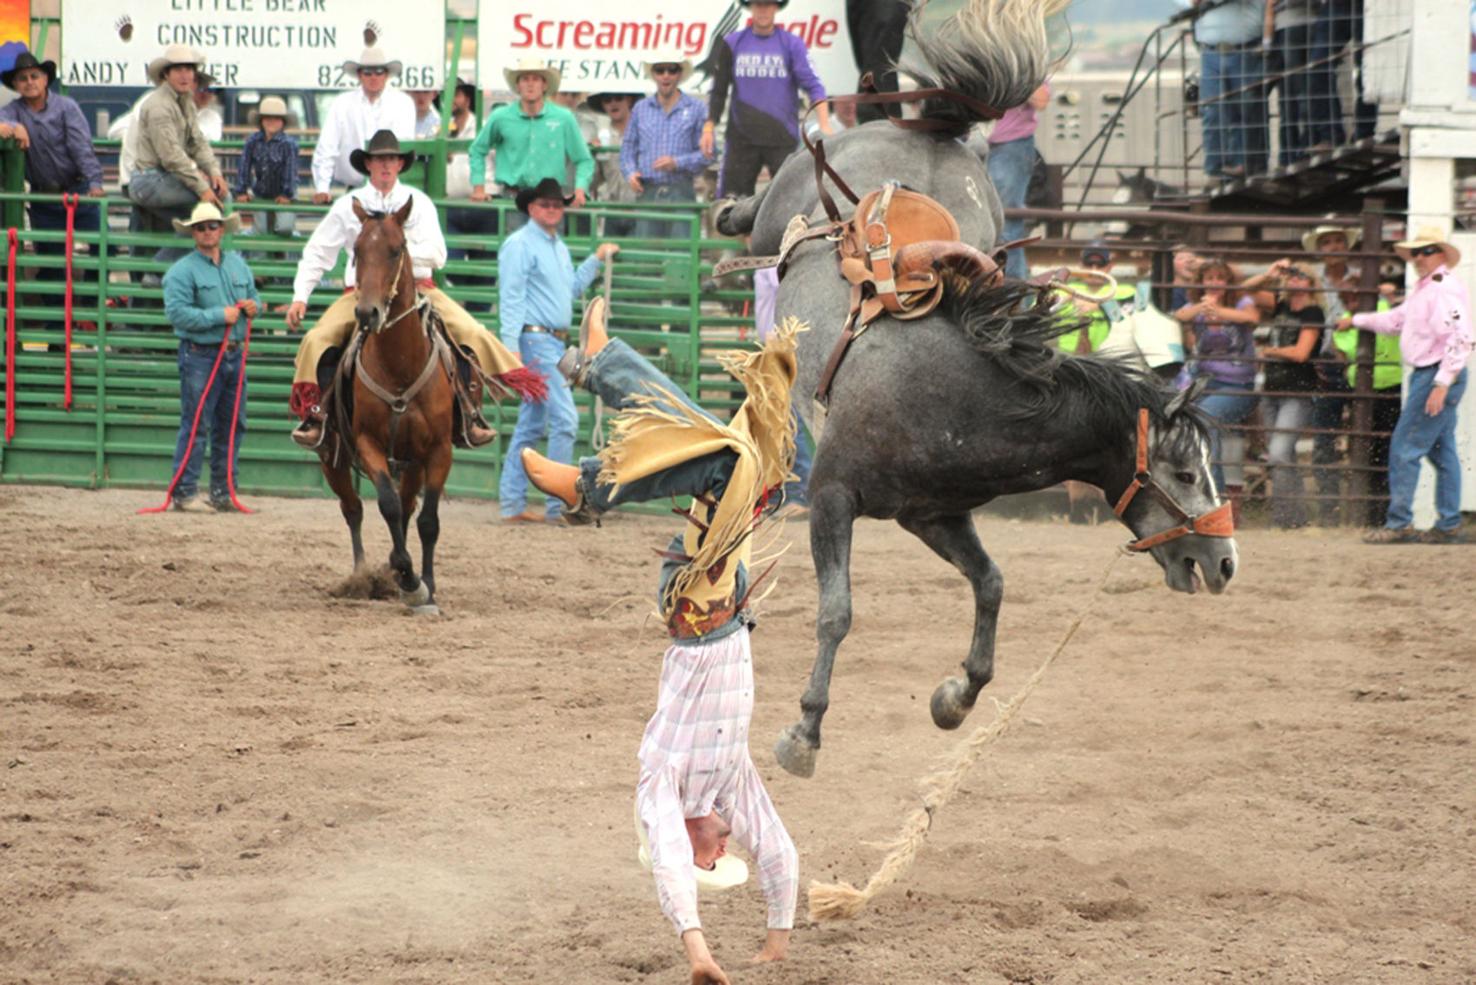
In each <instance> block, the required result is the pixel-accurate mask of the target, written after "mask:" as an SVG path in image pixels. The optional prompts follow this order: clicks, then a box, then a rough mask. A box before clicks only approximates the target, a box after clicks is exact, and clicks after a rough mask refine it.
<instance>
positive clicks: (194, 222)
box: [173, 202, 241, 234]
mask: <svg viewBox="0 0 1476 985" xmlns="http://www.w3.org/2000/svg"><path fill="white" fill-rule="evenodd" d="M173 221H174V231H175V232H177V233H186V234H192V233H194V231H195V227H196V226H198V225H199V224H200V223H202V222H219V223H221V224H222V225H224V226H225V231H226V232H227V233H228V234H229V233H238V232H240V231H241V217H240V216H238V215H235V214H234V213H233V214H231V215H227V216H222V215H221V214H220V208H219V207H218V206H216V205H215V204H213V203H211V202H197V203H196V204H195V211H193V212H191V213H190V217H189V218H188V219H187V220H185V221H184V222H180V221H179V220H178V219H175V220H173Z"/></svg>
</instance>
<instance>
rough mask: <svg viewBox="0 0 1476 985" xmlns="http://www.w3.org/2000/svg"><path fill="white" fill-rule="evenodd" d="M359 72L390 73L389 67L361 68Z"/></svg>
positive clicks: (365, 73) (361, 73)
mask: <svg viewBox="0 0 1476 985" xmlns="http://www.w3.org/2000/svg"><path fill="white" fill-rule="evenodd" d="M359 74H360V75H388V74H389V69H387V68H361V69H359Z"/></svg>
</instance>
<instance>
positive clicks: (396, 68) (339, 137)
mask: <svg viewBox="0 0 1476 985" xmlns="http://www.w3.org/2000/svg"><path fill="white" fill-rule="evenodd" d="M403 68H404V66H403V65H402V64H401V63H400V62H399V61H398V60H391V59H390V58H389V56H387V55H386V54H385V53H384V50H383V49H381V48H377V47H375V48H365V49H364V52H363V54H361V55H360V56H359V60H358V61H352V60H350V61H346V62H344V63H343V70H344V72H346V73H347V74H349V75H352V76H354V77H356V78H357V79H358V80H359V87H358V88H357V89H351V90H350V91H348V92H345V93H343V94H342V95H341V96H339V97H338V98H337V99H335V100H333V105H332V106H330V107H328V118H327V119H326V120H324V121H323V129H322V132H321V133H319V134H318V145H317V147H316V148H314V150H313V203H314V204H315V205H327V204H328V202H329V201H330V200H331V199H332V197H333V196H332V195H331V194H330V192H331V190H332V188H333V183H334V182H335V181H336V182H338V183H339V184H341V185H346V186H348V187H349V188H357V187H358V186H359V185H361V184H363V183H364V176H363V175H362V174H360V173H359V172H358V171H356V170H354V166H353V162H352V161H351V160H350V159H349V158H350V156H351V155H352V154H353V153H354V152H355V151H358V150H360V149H361V148H363V146H364V145H365V144H367V143H368V142H369V138H370V137H372V136H373V135H374V134H376V133H378V132H379V131H380V130H388V131H390V132H391V133H393V134H394V135H395V136H396V137H398V138H399V139H401V140H414V139H415V118H416V117H415V100H413V99H411V98H410V94H409V93H407V92H403V91H401V90H399V89H395V88H392V87H391V86H390V84H389V77H390V76H391V75H394V76H399V74H400V72H401V70H402V69H403Z"/></svg>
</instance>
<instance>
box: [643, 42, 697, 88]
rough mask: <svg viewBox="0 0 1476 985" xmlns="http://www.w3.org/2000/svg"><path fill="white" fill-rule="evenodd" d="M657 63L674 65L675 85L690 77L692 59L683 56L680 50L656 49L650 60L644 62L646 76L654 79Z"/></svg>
mask: <svg viewBox="0 0 1476 985" xmlns="http://www.w3.org/2000/svg"><path fill="white" fill-rule="evenodd" d="M657 65H675V66H676V67H677V68H678V69H679V71H678V72H677V85H681V84H682V83H683V82H685V81H687V80H688V79H689V78H691V77H692V59H690V58H684V57H683V56H682V55H681V53H680V52H676V51H671V50H666V51H658V52H657V53H656V54H655V56H654V57H652V58H651V60H650V61H648V62H646V77H647V78H649V79H651V80H653V81H654V80H655V78H656V66H657Z"/></svg>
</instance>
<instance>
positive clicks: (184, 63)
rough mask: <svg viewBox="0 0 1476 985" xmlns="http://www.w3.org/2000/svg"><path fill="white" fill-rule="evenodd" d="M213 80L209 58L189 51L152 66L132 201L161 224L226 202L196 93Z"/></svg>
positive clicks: (141, 112)
mask: <svg viewBox="0 0 1476 985" xmlns="http://www.w3.org/2000/svg"><path fill="white" fill-rule="evenodd" d="M209 78H210V77H209V76H208V75H206V74H205V56H204V55H202V54H200V53H199V52H198V51H195V50H194V49H193V48H191V47H189V46H188V45H181V44H172V45H170V46H169V47H168V48H166V49H165V50H164V54H162V55H160V56H159V57H158V58H155V59H154V60H153V61H152V62H150V63H149V80H150V81H151V82H153V83H154V84H155V86H156V88H155V89H154V91H153V92H151V93H149V95H148V97H147V98H146V99H145V100H144V101H143V104H142V105H141V106H139V108H138V120H137V121H136V122H135V123H134V124H133V127H132V130H133V131H135V137H134V154H135V157H134V172H133V175H132V177H131V178H130V180H129V182H128V197H129V198H130V199H132V201H133V204H134V205H137V206H138V207H139V208H140V209H143V210H144V211H145V212H148V213H150V214H152V215H153V216H154V217H155V219H156V220H161V221H162V220H163V219H169V220H171V221H173V220H176V219H184V218H187V217H188V216H189V215H190V212H191V210H192V209H193V208H194V205H195V203H196V202H209V203H210V204H212V205H215V206H217V207H218V206H219V205H220V204H221V200H222V199H223V198H225V196H226V183H225V178H224V177H223V176H222V175H221V171H220V163H219V162H218V161H216V159H215V153H214V152H213V151H212V150H211V149H210V142H209V141H208V140H207V139H206V137H205V134H204V133H203V132H202V131H201V130H200V123H199V113H198V111H197V109H196V108H195V87H196V85H197V84H198V83H200V82H201V81H202V80H203V81H206V82H208V81H209ZM178 256H179V251H177V250H168V249H166V250H160V251H159V253H158V254H156V256H155V259H156V260H161V261H162V260H166V259H170V260H172V259H175V258H177V257H178Z"/></svg>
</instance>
